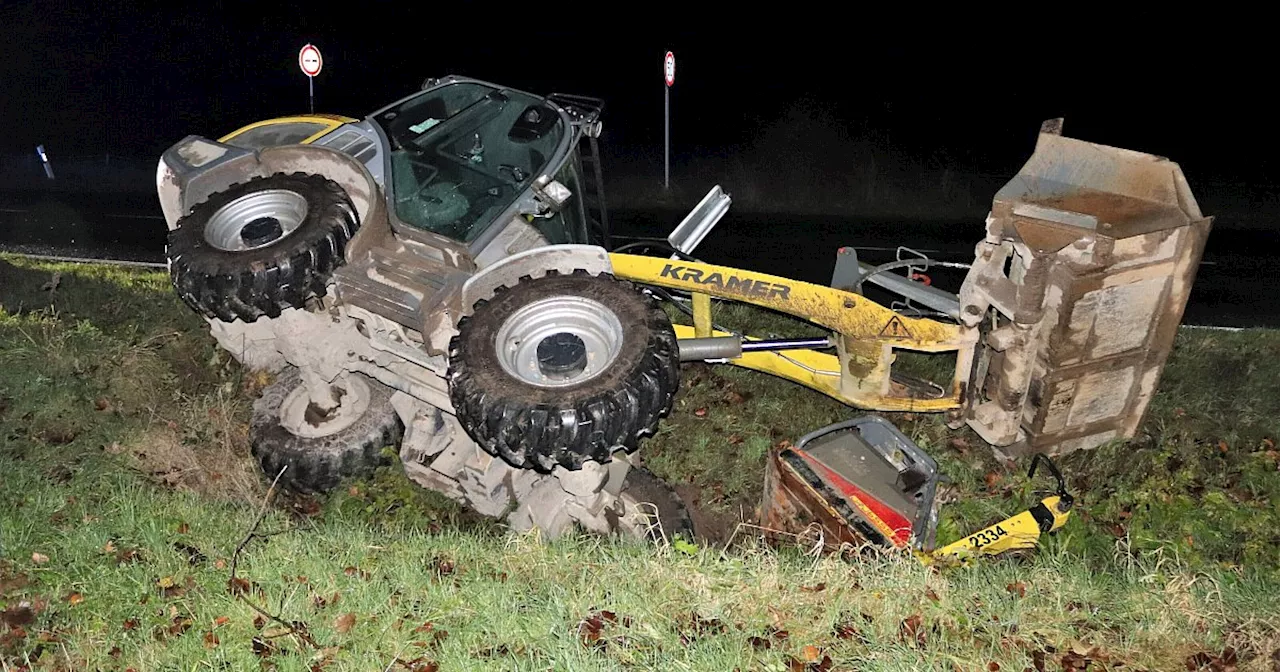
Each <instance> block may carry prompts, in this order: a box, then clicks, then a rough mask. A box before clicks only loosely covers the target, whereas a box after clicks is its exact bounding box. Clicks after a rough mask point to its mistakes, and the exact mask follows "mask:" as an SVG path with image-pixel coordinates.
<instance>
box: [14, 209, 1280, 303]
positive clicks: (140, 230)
mask: <svg viewBox="0 0 1280 672" xmlns="http://www.w3.org/2000/svg"><path fill="white" fill-rule="evenodd" d="M680 216H681V213H678V212H672V211H662V210H632V211H624V212H614V213H612V219H613V229H614V233H615V235H616V236H617V239H618V241H617V242H619V243H621V242H628V241H633V240H638V239H645V238H664V237H665V236H666V234H667V232H669V231H670V230H671V229H672V228H673V227H674V226H675V224H676V223H677V222H678V221H679V219H680ZM165 233H166V229H165V224H164V219H163V218H162V217H161V216H160V207H159V204H158V203H157V202H156V199H155V197H154V196H153V195H150V194H131V193H125V194H80V193H59V192H47V191H46V192H0V248H2V249H6V250H11V251H22V252H28V253H36V254H47V255H55V256H77V257H80V256H83V257H93V258H103V259H123V260H131V261H155V262H163V261H164V243H165ZM982 233H983V223H982V221H980V220H979V221H954V222H939V221H932V222H931V221H919V220H914V221H889V220H884V219H878V220H859V219H856V218H847V217H841V218H835V217H805V216H796V215H787V214H770V215H754V214H744V213H736V212H732V211H731V212H730V213H729V214H728V215H726V217H725V218H724V220H722V221H721V222H720V224H719V225H718V226H717V227H716V229H715V231H713V232H712V233H711V234H710V235H709V236H708V237H707V239H706V240H704V241H703V242H702V244H701V246H700V247H699V248H698V250H697V252H696V254H697V255H698V256H699V257H700V258H702V259H705V260H706V261H710V262H714V263H720V264H725V265H730V266H738V267H742V268H749V269H753V270H758V271H763V272H768V273H772V274H775V275H781V276H786V277H791V278H796V279H799V280H805V281H809V282H816V283H822V284H826V283H827V282H829V281H830V279H831V271H832V268H833V267H834V265H835V254H836V250H837V249H838V248H839V247H841V246H852V247H855V248H858V250H859V257H860V258H862V259H865V260H866V261H870V262H873V263H877V262H883V261H890V260H892V259H893V258H894V254H895V251H896V249H897V247H898V246H899V245H908V246H910V247H911V248H914V249H916V250H918V251H920V252H924V253H926V254H928V255H929V256H930V257H932V258H935V259H938V260H944V261H960V262H969V261H972V259H973V248H974V245H975V244H976V243H977V242H978V240H979V239H980V238H981V236H982ZM1275 240H1276V234H1273V233H1269V232H1265V231H1255V230H1232V229H1227V228H1223V227H1219V228H1218V230H1215V231H1214V232H1213V233H1211V234H1210V236H1209V242H1208V245H1207V247H1206V250H1205V254H1204V259H1203V262H1202V264H1201V266H1200V270H1199V273H1198V275H1197V278H1196V284H1195V287H1194V288H1193V290H1192V293H1191V301H1190V303H1189V305H1188V306H1187V311H1186V314H1185V316H1184V320H1183V321H1184V322H1185V323H1187V324H1201V325H1215V326H1233V327H1240V326H1269V327H1277V326H1280V295H1278V294H1277V291H1276V288H1275V287H1274V286H1273V285H1272V284H1271V283H1270V280H1271V279H1272V278H1274V277H1276V276H1277V275H1280V261H1278V260H1277V258H1276V256H1275V255H1274V252H1273V250H1274V246H1275ZM962 273H963V272H962V271H949V270H943V269H938V270H936V271H934V272H931V273H930V275H931V277H932V278H933V280H934V282H935V284H937V285H939V286H941V287H944V288H947V289H952V290H954V289H955V288H956V287H958V285H959V281H960V278H961V277H962Z"/></svg>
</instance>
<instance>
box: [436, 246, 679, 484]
mask: <svg viewBox="0 0 1280 672" xmlns="http://www.w3.org/2000/svg"><path fill="white" fill-rule="evenodd" d="M556 297H575V298H585V299H589V300H591V301H594V302H597V303H598V304H599V305H600V306H602V307H606V308H607V310H608V311H609V312H611V313H612V315H613V316H614V317H616V319H617V322H618V324H619V325H620V326H621V337H620V345H619V347H618V352H617V354H616V356H614V357H613V358H612V360H611V361H610V363H609V364H608V365H607V366H605V367H603V368H602V369H601V371H600V372H598V373H596V374H594V375H593V377H590V378H586V379H585V380H583V381H582V382H581V383H574V384H571V385H569V386H559V387H546V386H540V385H535V384H532V383H530V382H527V381H526V380H524V379H522V378H520V377H517V376H516V375H513V374H511V373H509V372H508V371H507V370H505V369H504V368H503V365H502V363H501V362H500V361H499V356H498V353H497V348H496V343H497V339H498V333H499V330H500V329H501V328H502V326H503V324H504V322H506V320H507V319H508V318H509V317H511V316H512V315H513V314H515V313H516V311H519V310H520V309H521V308H523V307H525V306H528V305H530V304H532V303H534V302H538V301H543V300H546V299H553V298H556ZM474 311H475V312H474V314H473V315H471V316H470V317H466V318H463V319H462V320H461V321H460V322H459V324H458V335H457V336H455V337H454V338H453V340H452V341H451V342H450V344H449V392H450V398H451V400H452V401H453V407H454V411H455V413H456V414H457V416H458V420H459V422H460V423H461V424H462V427H463V428H464V429H465V430H466V431H467V433H468V434H470V435H471V438H472V439H474V440H475V441H476V443H478V444H479V445H480V446H481V447H482V448H484V449H485V450H486V451H488V452H490V453H492V454H495V455H498V456H501V457H502V458H503V459H505V460H506V461H507V462H509V463H510V464H511V465H513V466H516V467H532V468H536V469H539V470H543V471H549V470H551V469H553V468H555V467H556V466H557V465H560V466H563V467H566V468H568V469H579V468H581V467H582V464H583V463H584V462H585V461H586V460H596V461H599V462H608V461H609V459H610V457H611V455H612V453H613V452H614V451H615V450H617V449H619V448H622V449H626V450H635V449H636V447H637V446H638V444H639V442H640V439H641V438H643V437H645V436H649V435H651V434H653V432H654V431H656V429H657V426H658V420H659V418H660V417H662V416H664V415H666V414H667V413H668V412H670V410H671V405H672V402H673V400H674V399H675V393H676V390H677V389H678V387H679V376H680V361H679V360H680V358H679V353H678V349H677V345H676V335H675V331H674V330H673V329H672V328H671V322H670V321H669V320H668V319H667V316H666V314H665V313H663V312H662V310H661V309H660V308H659V307H658V306H657V305H656V304H655V303H654V301H653V299H652V298H650V297H649V296H647V295H645V294H643V293H641V292H640V291H639V290H637V289H636V288H635V287H634V286H633V285H632V284H631V283H629V282H624V281H621V280H616V279H614V278H613V277H612V276H609V275H602V276H591V275H588V274H587V273H586V272H585V271H577V272H575V273H574V274H572V275H557V274H555V273H554V272H552V273H549V274H548V275H547V276H546V277H544V278H539V279H536V280H533V279H529V278H527V277H526V278H522V279H521V280H520V282H518V283H517V284H516V285H515V286H514V287H509V288H506V287H504V288H501V289H499V290H498V291H497V292H496V293H495V295H494V297H493V299H492V300H489V301H480V302H478V303H477V304H476V305H475V307H474ZM544 340H545V339H544ZM583 361H585V359H584V360H583Z"/></svg>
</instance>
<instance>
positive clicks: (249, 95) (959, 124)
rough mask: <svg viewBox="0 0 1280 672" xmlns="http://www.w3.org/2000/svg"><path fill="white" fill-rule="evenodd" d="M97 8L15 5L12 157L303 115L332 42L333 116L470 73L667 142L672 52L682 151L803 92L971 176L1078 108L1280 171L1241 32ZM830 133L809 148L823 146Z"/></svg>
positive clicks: (1254, 167) (6, 114)
mask: <svg viewBox="0 0 1280 672" xmlns="http://www.w3.org/2000/svg"><path fill="white" fill-rule="evenodd" d="M300 4H301V3H298V5H300ZM88 5H89V3H73V2H17V3H14V2H5V3H4V6H3V9H0V45H3V46H2V47H0V49H2V52H0V83H2V85H3V87H4V89H3V90H4V93H3V97H0V118H2V119H4V122H5V127H6V129H5V132H4V133H3V134H0V152H5V153H18V152H29V151H30V149H31V147H32V146H34V145H35V144H37V143H44V144H45V145H46V146H48V147H49V148H50V151H51V152H55V153H61V154H62V155H69V154H77V153H89V152H111V153H113V154H121V155H131V156H139V157H153V156H156V155H158V154H159V152H160V151H161V150H162V149H163V148H164V147H166V146H168V145H169V144H171V143H172V142H174V141H176V140H178V139H179V138H181V137H182V136H184V135H186V134H188V133H200V134H204V135H213V136H216V135H219V134H221V133H223V132H226V131H228V130H231V129H233V128H235V127H237V126H239V125H242V124H243V123H247V122H250V121H254V120H257V119H262V118H266V117H270V116H277V115H281V114H287V113H291V112H298V111H305V108H306V91H307V87H306V79H305V78H304V77H303V76H302V74H301V73H300V72H299V71H298V70H297V63H296V55H297V51H298V48H299V47H300V46H301V45H302V44H303V43H305V42H314V43H315V44H317V45H318V46H320V48H321V49H322V50H323V52H324V55H325V70H324V72H323V73H322V74H321V75H320V77H318V78H317V80H316V89H317V110H318V111H330V112H339V113H344V114H349V115H351V116H363V115H364V114H366V113H368V112H369V111H371V110H372V109H374V108H375V107H377V106H378V105H380V104H382V103H385V102H389V101H390V100H393V99H395V98H398V97H400V96H403V95H405V94H407V93H410V92H412V91H413V90H415V89H416V87H417V86H418V84H419V83H420V82H421V80H422V79H423V77H425V76H429V75H442V74H448V73H456V74H464V75H469V76H474V77H478V78H482V79H489V80H493V81H498V82H501V83H504V84H509V85H511V86H514V87H517V88H523V89H528V90H531V91H535V92H549V91H551V90H563V91H569V92H576V93H584V94H591V95H598V96H601V97H603V98H606V99H607V101H608V105H609V107H608V108H607V112H606V129H607V135H606V140H607V142H609V143H610V144H612V145H613V147H614V148H615V151H618V150H619V149H621V151H622V152H624V153H625V152H633V153H650V152H657V151H660V147H661V110H662V83H661V58H662V54H663V52H664V51H665V50H666V49H667V48H671V49H673V50H674V51H675V52H676V54H677V57H678V59H679V67H678V75H677V85H676V89H675V90H674V91H673V96H672V105H673V119H674V123H673V129H674V130H673V144H674V145H675V147H676V149H677V151H678V152H679V153H680V154H681V155H682V156H683V155H689V154H692V153H697V152H701V153H732V152H734V151H735V149H737V148H738V147H742V146H746V145H747V144H749V143H750V142H751V140H752V138H753V136H756V135H758V134H760V133H761V132H762V131H763V129H768V128H772V127H775V126H776V125H777V124H778V123H779V121H780V120H781V119H784V118H786V115H787V114H788V113H789V111H790V112H793V111H794V110H795V109H796V106H797V105H801V106H806V109H809V110H816V111H817V116H818V117H819V118H820V119H821V120H822V122H821V123H823V124H827V125H830V126H832V127H840V128H841V129H842V130H841V131H840V132H843V133H848V134H854V135H856V134H873V135H876V136H878V137H880V138H882V139H885V140H886V141H887V142H888V143H889V144H890V145H891V146H893V147H894V148H895V150H896V151H900V152H902V153H904V154H906V155H910V156H913V157H917V158H918V159H919V160H920V161H922V162H929V161H932V162H935V163H936V162H947V163H952V164H954V165H956V166H958V167H959V168H960V169H968V170H980V171H985V172H989V173H994V174H1008V173H1009V172H1010V171H1012V170H1015V169H1016V168H1017V166H1018V165H1019V164H1020V163H1021V161H1022V160H1023V159H1024V158H1025V157H1026V155H1027V154H1028V153H1029V151H1030V149H1031V145H1032V143H1033V141H1034V134H1035V131H1036V129H1037V127H1038V124H1039V122H1040V121H1041V120H1042V119H1045V118H1048V117H1052V116H1058V115H1065V116H1066V117H1067V126H1066V130H1067V134H1068V135H1072V136H1076V137H1082V138H1085V139H1089V140H1092V141H1096V142H1102V143H1106V144H1115V145H1120V146H1124V147H1129V148H1133V149H1139V150H1143V151H1149V152H1153V153H1156V154H1161V155H1166V156H1170V157H1171V158H1174V159H1175V160H1177V161H1179V162H1180V163H1182V165H1183V167H1184V169H1185V170H1186V171H1187V173H1188V176H1189V178H1190V179H1191V180H1192V181H1193V183H1194V182H1195V181H1196V180H1197V179H1199V180H1206V181H1215V182H1222V181H1238V182H1243V183H1251V184H1270V183H1272V182H1273V181H1274V180H1275V178H1276V177H1277V176H1280V167H1278V166H1277V163H1276V161H1275V159H1274V158H1273V157H1272V156H1271V154H1272V153H1273V150H1274V149H1275V148H1276V147H1277V145H1276V143H1275V142H1274V140H1273V139H1272V136H1273V131H1272V130H1271V129H1272V128H1273V126H1274V124H1273V122H1272V121H1271V117H1272V116H1273V112H1272V108H1271V107H1270V105H1269V102H1268V101H1270V99H1271V97H1272V95H1273V94H1272V92H1271V91H1270V88H1269V86H1267V87H1259V86H1258V85H1257V81H1256V80H1255V81H1253V84H1252V85H1237V84H1236V83H1237V82H1245V83H1248V82H1250V81H1251V79H1252V78H1253V76H1254V75H1255V74H1257V73H1256V72H1255V71H1260V70H1262V69H1264V68H1267V67H1269V64H1270V63H1271V62H1273V61H1274V58H1272V57H1270V56H1266V57H1265V58H1260V55H1261V54H1264V53H1266V52H1263V51H1261V50H1263V49H1267V48H1268V47H1267V45H1265V44H1258V43H1256V42H1251V41H1250V40H1247V39H1239V40H1237V42H1239V43H1251V44H1254V45H1256V48H1257V49H1259V50H1260V51H1259V52H1258V53H1257V54H1254V53H1248V52H1246V51H1243V50H1242V49H1243V48H1237V47H1236V46H1233V44H1232V43H1230V42H1225V41H1224V42H1223V43H1222V44H1207V43H1205V42H1204V41H1196V42H1195V43H1194V46H1192V43H1190V42H1186V41H1184V38H1179V37H1175V36H1173V35H1165V34H1152V33H1145V34H1143V39H1137V38H1135V37H1134V35H1133V34H1124V33H1123V32H1119V33H1117V34H1116V35H1114V36H1108V35H1103V34H1101V33H1098V34H1094V33H1087V34H1082V33H1075V34H1074V35H1063V36H1055V35H1052V34H1049V33H1030V34H1033V35H1038V36H1039V37H1038V40H1039V41H1037V42H1033V41H1031V38H1029V37H1026V36H1027V35H1029V33H1026V32H1025V30H1024V31H1023V32H1019V31H1017V30H1011V29H1002V28H997V27H987V28H986V29H985V30H987V31H988V33H989V34H986V33H982V32H974V31H975V30H978V29H974V28H965V29H963V32H962V29H960V28H957V29H956V32H957V33H961V32H962V34H957V35H955V36H954V37H953V38H951V39H934V38H927V37H924V36H922V35H921V34H915V33H913V34H909V36H907V37H904V36H889V35H887V34H880V31H879V30H878V29H877V28H876V26H874V25H872V24H868V23H861V24H858V25H859V28H858V29H857V30H850V29H848V28H846V27H843V26H841V27H840V29H841V30H842V31H844V32H841V33H834V32H833V33H831V34H829V35H827V34H817V33H814V32H813V28H812V26H809V27H807V28H799V27H798V28H797V29H796V30H787V29H785V28H774V29H772V30H770V31H767V32H766V31H765V30H758V31H756V32H754V33H753V32H751V31H747V30H742V29H733V30H729V29H728V28H727V26H732V25H736V24H735V23H733V22H732V21H735V20H736V19H732V20H731V17H723V16H722V17H721V19H720V21H721V22H722V24H721V25H724V26H726V27H725V28H720V29H717V30H715V31H705V32H704V33H702V34H699V33H698V32H695V31H686V32H681V31H673V30H670V29H667V28H664V27H663V23H662V22H659V21H656V20H654V14H655V12H654V8H655V7H657V5H656V4H654V3H646V4H641V5H637V6H636V8H635V9H634V10H633V12H634V15H635V17H636V22H635V23H633V24H630V25H625V26H621V27H618V28H617V30H616V31H614V32H605V31H604V30H602V27H607V26H618V25H619V22H618V21H616V20H608V19H607V17H608V16H609V14H608V12H609V11H617V10H609V9H605V8H598V9H597V10H588V11H597V12H599V13H600V14H599V15H600V19H599V21H598V22H597V23H596V24H595V27H592V24H590V23H586V22H580V23H579V24H578V25H577V26H575V27H563V28H560V29H559V30H557V31H540V30H538V29H537V28H531V27H529V26H535V25H539V24H542V23H547V22H549V21H550V18H549V17H551V16H554V14H555V13H557V12H568V11H570V10H569V9H568V7H569V6H568V4H566V3H528V4H525V5H521V6H520V7H523V9H515V8H509V9H501V8H500V7H498V6H495V7H498V8H494V9H487V10H484V11H478V10H468V11H458V10H456V9H454V8H453V7H451V6H450V5H449V4H448V3H415V4H413V5H412V7H414V9H411V10H405V9H400V8H399V7H400V5H398V4H397V5H393V4H386V3H377V2H364V3H357V4H353V5H350V6H349V8H348V9H346V10H343V11H342V12H340V13H337V14H325V13H322V12H316V13H312V14H311V15H306V14H304V13H301V12H299V11H298V10H297V9H296V8H295V7H288V8H272V7H268V6H267V5H268V3H252V4H243V5H242V4H222V3H214V2H205V3H200V4H195V5H191V6H189V7H180V6H176V5H173V4H165V5H163V6H164V7H166V8H168V9H165V10H162V11H155V12H149V11H141V10H130V9H114V10H107V11H106V12H105V13H104V12H102V11H96V10H95V11H89V10H88V9H87V7H88ZM710 16H713V15H706V16H698V17H692V16H687V17H686V16H681V15H677V16H676V17H675V19H674V20H673V21H672V22H671V24H673V25H712V23H711V22H710V20H709V18H708V17H710ZM811 23H813V22H811ZM641 24H648V25H650V26H651V28H649V29H643V28H641V27H640V25H641ZM708 34H710V35H714V36H715V37H707V35H708ZM993 35H1000V36H1002V39H990V38H991V37H992V36H993ZM1113 37H1115V38H1124V39H1115V40H1114V41H1112V38H1113ZM1015 38H1017V39H1015ZM1143 40H1145V41H1143ZM1117 45H1123V46H1117ZM1270 79H1271V77H1270V76H1268V77H1267V80H1268V81H1270ZM823 135H824V133H823V132H822V131H821V129H819V131H817V132H813V133H812V134H811V135H810V136H807V137H801V138H798V139H797V142H812V144H813V146H814V152H815V154H817V155H820V154H821V152H822V145H823V143H824V138H823Z"/></svg>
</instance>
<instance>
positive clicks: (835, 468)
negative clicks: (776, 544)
mask: <svg viewBox="0 0 1280 672" xmlns="http://www.w3.org/2000/svg"><path fill="white" fill-rule="evenodd" d="M937 486H938V466H937V464H936V463H935V462H934V461H933V458H931V457H929V456H928V455H927V454H926V453H925V452H924V451H922V450H921V449H920V448H919V447H918V446H916V445H915V444H914V443H912V442H911V440H910V439H908V438H907V437H906V436H905V435H904V434H903V433H902V432H900V431H898V428H896V427H894V426H893V425H891V424H889V422H887V421H885V420H883V419H881V418H877V417H864V418H858V419H856V420H850V421H847V422H841V423H837V424H834V425H830V426H828V427H824V428H822V429H819V430H817V431H815V432H812V433H810V434H807V435H806V436H804V437H803V438H801V439H800V441H799V443H798V444H796V446H795V447H794V448H784V449H781V450H775V451H773V453H772V454H771V455H770V460H769V465H768V467H767V471H766V474H765V487H764V501H763V502H762V503H761V507H760V518H761V525H762V526H763V527H764V528H765V529H766V530H767V531H769V532H771V533H774V534H776V535H777V536H779V537H792V538H794V537H800V538H801V539H802V540H805V541H806V542H817V541H819V540H820V541H821V543H822V545H823V546H825V547H826V548H828V549H837V548H839V547H841V546H844V545H850V546H853V547H860V546H863V545H865V544H873V545H878V546H884V547H886V548H908V547H910V548H913V549H916V550H921V551H929V550H932V548H933V544H934V531H935V528H936V527H937V522H938V518H937V512H936V510H935V508H934V494H935V492H936V491H937Z"/></svg>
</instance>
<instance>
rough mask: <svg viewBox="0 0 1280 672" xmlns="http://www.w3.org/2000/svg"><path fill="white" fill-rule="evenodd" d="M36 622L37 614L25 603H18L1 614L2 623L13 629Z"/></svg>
mask: <svg viewBox="0 0 1280 672" xmlns="http://www.w3.org/2000/svg"><path fill="white" fill-rule="evenodd" d="M34 620H36V612H35V611H34V610H33V609H32V608H31V605H29V604H27V603H25V602H21V603H18V604H17V605H15V606H12V607H9V608H8V609H5V610H4V612H2V613H0V623H3V624H5V625H7V626H9V627H11V628H17V627H21V626H24V625H30V624H31V622H32V621H34Z"/></svg>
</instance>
